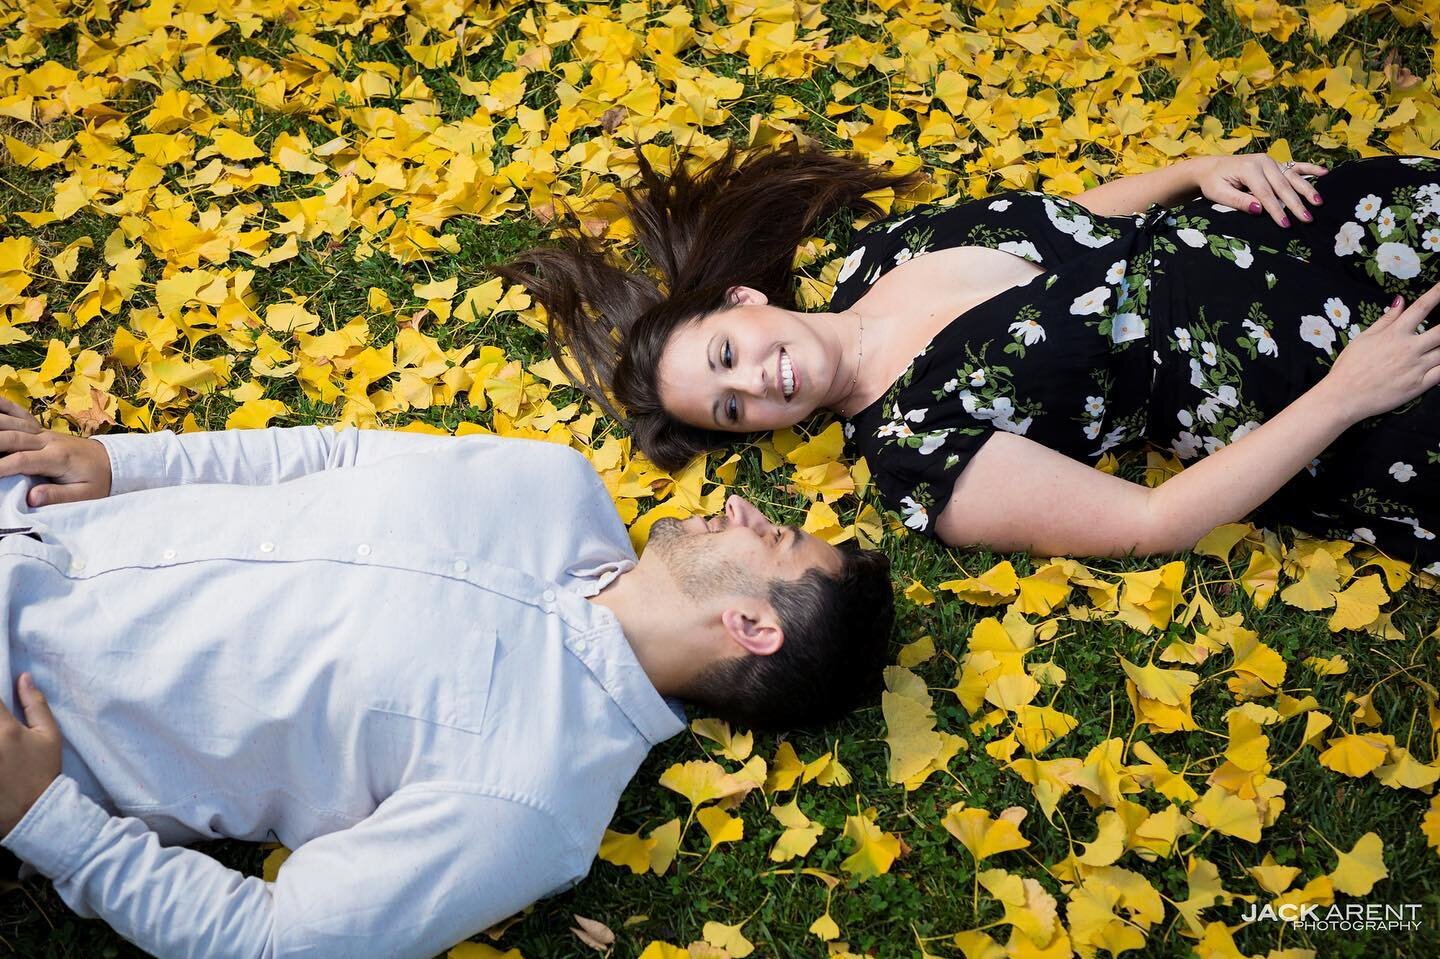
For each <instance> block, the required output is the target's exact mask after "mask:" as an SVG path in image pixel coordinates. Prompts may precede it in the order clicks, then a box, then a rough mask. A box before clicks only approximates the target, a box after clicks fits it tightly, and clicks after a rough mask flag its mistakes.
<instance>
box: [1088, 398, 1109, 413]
mask: <svg viewBox="0 0 1440 959" xmlns="http://www.w3.org/2000/svg"><path fill="white" fill-rule="evenodd" d="M1085 412H1086V413H1087V414H1088V415H1090V416H1100V415H1101V414H1102V413H1104V412H1105V397H1103V396H1087V397H1085Z"/></svg>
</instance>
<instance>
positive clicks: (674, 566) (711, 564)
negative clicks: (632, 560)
mask: <svg viewBox="0 0 1440 959" xmlns="http://www.w3.org/2000/svg"><path fill="white" fill-rule="evenodd" d="M713 535H714V534H713V533H687V532H685V528H684V527H683V526H682V525H681V523H680V520H678V519H675V518H673V517H669V516H667V517H665V518H664V519H661V520H656V522H655V525H654V526H652V527H650V540H649V542H648V544H647V545H646V547H645V548H646V549H647V550H655V551H656V552H657V553H658V554H659V556H660V559H661V560H662V561H663V562H664V564H665V568H666V569H668V570H669V571H670V575H671V577H672V578H673V579H674V580H675V583H676V585H677V586H679V587H680V592H682V593H684V594H685V598H686V599H688V600H690V601H691V602H701V601H703V600H706V599H709V598H711V597H713V596H716V595H727V596H733V595H736V594H740V595H745V596H761V595H763V594H764V590H763V589H762V588H761V585H760V581H759V580H758V579H757V578H756V577H755V576H753V575H751V574H750V573H747V572H746V571H745V570H744V569H742V568H741V567H740V566H739V565H738V564H736V563H734V562H732V561H730V560H725V559H716V558H715V556H714V552H715V544H714V542H713V541H711V540H710V537H711V536H713Z"/></svg>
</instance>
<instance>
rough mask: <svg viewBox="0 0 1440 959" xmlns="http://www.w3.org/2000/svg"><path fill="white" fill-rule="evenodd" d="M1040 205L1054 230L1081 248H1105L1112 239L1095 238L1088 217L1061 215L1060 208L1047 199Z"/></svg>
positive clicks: (1072, 214) (1092, 225)
mask: <svg viewBox="0 0 1440 959" xmlns="http://www.w3.org/2000/svg"><path fill="white" fill-rule="evenodd" d="M1041 204H1042V205H1043V206H1044V207H1045V215H1046V216H1048V217H1049V218H1050V222H1051V223H1052V224H1054V226H1055V229H1057V230H1059V231H1060V232H1061V233H1064V234H1065V235H1066V236H1068V237H1070V238H1072V239H1073V240H1074V241H1075V242H1076V243H1079V244H1081V245H1082V246H1088V247H1092V248H1098V247H1102V246H1105V245H1106V244H1108V243H1109V242H1110V240H1111V239H1112V238H1111V237H1108V236H1096V235H1095V234H1094V232H1093V231H1094V229H1095V221H1094V220H1091V219H1090V218H1089V217H1088V216H1083V215H1080V214H1077V213H1070V214H1069V215H1068V216H1067V215H1062V214H1061V212H1060V207H1059V206H1057V205H1056V204H1055V202H1054V201H1053V200H1051V199H1050V198H1049V197H1045V198H1044V199H1043V200H1041Z"/></svg>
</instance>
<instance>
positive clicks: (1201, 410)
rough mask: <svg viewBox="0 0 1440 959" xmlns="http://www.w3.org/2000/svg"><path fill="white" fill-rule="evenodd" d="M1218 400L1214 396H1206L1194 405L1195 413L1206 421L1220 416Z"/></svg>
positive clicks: (1214, 419)
mask: <svg viewBox="0 0 1440 959" xmlns="http://www.w3.org/2000/svg"><path fill="white" fill-rule="evenodd" d="M1220 406H1221V403H1220V400H1219V399H1217V398H1216V397H1214V396H1207V397H1205V399H1204V400H1202V401H1201V402H1200V405H1199V406H1197V407H1195V415H1196V416H1198V417H1199V418H1200V419H1202V420H1204V421H1205V422H1206V423H1213V422H1215V421H1216V420H1218V419H1219V418H1220Z"/></svg>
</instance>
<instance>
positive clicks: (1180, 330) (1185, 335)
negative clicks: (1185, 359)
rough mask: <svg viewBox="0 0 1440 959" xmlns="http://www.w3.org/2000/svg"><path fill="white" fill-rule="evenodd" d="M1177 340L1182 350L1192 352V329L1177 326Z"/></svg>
mask: <svg viewBox="0 0 1440 959" xmlns="http://www.w3.org/2000/svg"><path fill="white" fill-rule="evenodd" d="M1175 341H1176V342H1177V343H1178V344H1179V345H1180V352H1182V353H1189V352H1190V331H1189V330H1187V329H1185V327H1183V326H1177V327H1175Z"/></svg>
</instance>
